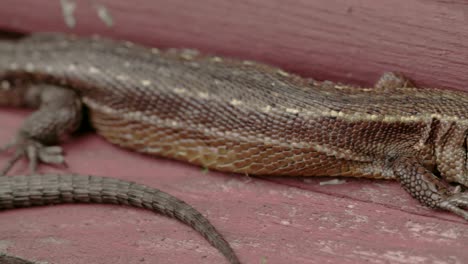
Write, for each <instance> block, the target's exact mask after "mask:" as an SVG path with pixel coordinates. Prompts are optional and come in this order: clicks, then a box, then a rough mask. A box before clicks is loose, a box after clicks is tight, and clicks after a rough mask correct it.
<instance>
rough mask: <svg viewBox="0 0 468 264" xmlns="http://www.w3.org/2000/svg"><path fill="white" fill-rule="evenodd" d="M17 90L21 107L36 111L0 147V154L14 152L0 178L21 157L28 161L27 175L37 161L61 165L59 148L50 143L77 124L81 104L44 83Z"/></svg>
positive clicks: (69, 92) (68, 93)
mask: <svg viewBox="0 0 468 264" xmlns="http://www.w3.org/2000/svg"><path fill="white" fill-rule="evenodd" d="M12 89H16V88H12ZM18 89H22V92H21V93H19V94H20V95H21V96H22V97H24V99H23V100H24V101H25V103H24V104H25V105H30V106H35V107H37V108H38V109H37V110H36V111H35V112H34V113H33V114H31V115H30V116H29V117H28V118H27V119H26V121H25V122H24V124H23V126H22V127H21V128H20V130H19V131H18V133H17V135H16V137H15V138H14V139H13V140H12V141H11V142H10V143H8V144H6V145H5V146H3V147H2V148H0V151H6V150H8V149H14V154H13V156H12V157H11V158H10V159H9V160H8V162H7V163H6V165H5V166H4V167H3V168H2V169H1V170H0V176H1V175H4V174H6V173H7V172H8V171H9V170H10V169H11V167H12V166H13V165H14V164H15V162H16V161H18V160H19V159H21V158H23V157H26V158H28V160H29V168H30V171H31V173H33V172H35V170H36V168H37V164H38V162H43V163H49V164H64V162H65V161H64V158H63V154H62V148H61V147H60V146H53V145H52V144H56V143H57V142H58V141H59V140H60V138H61V137H63V136H64V135H66V134H68V133H70V132H72V131H73V130H75V129H76V128H77V127H78V126H79V124H80V123H81V117H82V104H81V101H80V100H79V97H78V95H77V94H76V93H75V92H74V91H72V90H70V89H67V88H64V87H58V86H53V85H45V84H41V85H28V86H25V87H18ZM15 94H16V95H18V93H15ZM6 96H7V95H5V97H6Z"/></svg>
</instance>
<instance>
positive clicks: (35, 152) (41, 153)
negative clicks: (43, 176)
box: [0, 139, 66, 176]
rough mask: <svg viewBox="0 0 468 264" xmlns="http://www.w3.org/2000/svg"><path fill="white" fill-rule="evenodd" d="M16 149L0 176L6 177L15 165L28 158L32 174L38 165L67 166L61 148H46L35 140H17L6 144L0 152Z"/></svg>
mask: <svg viewBox="0 0 468 264" xmlns="http://www.w3.org/2000/svg"><path fill="white" fill-rule="evenodd" d="M9 149H14V153H13V155H12V156H11V158H10V159H8V160H7V162H6V164H5V165H4V166H3V168H1V170H0V176H4V175H5V174H7V173H8V171H9V170H10V169H11V168H12V167H13V166H14V165H15V163H16V162H17V161H18V160H20V159H22V158H27V159H28V161H29V171H30V173H31V174H33V173H35V172H36V170H37V166H38V164H39V163H40V162H41V163H45V164H61V165H66V164H65V158H64V156H63V149H62V148H61V147H60V146H45V145H43V144H42V143H40V142H38V141H36V140H34V139H22V140H16V141H13V142H11V143H8V144H6V145H5V146H4V147H2V148H1V149H0V151H6V150H9Z"/></svg>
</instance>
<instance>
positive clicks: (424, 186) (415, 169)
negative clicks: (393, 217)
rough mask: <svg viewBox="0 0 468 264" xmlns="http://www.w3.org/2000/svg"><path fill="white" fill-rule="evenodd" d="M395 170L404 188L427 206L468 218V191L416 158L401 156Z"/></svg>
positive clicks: (394, 166) (395, 162) (394, 167)
mask: <svg viewBox="0 0 468 264" xmlns="http://www.w3.org/2000/svg"><path fill="white" fill-rule="evenodd" d="M393 171H394V173H395V175H396V176H397V178H398V179H399V181H400V183H401V185H402V186H403V188H405V190H406V191H408V192H409V193H410V194H411V196H413V197H414V198H416V199H417V200H419V201H420V202H421V203H423V204H424V205H426V206H429V207H432V208H439V209H443V210H446V211H450V212H452V213H454V214H457V215H459V216H461V217H463V218H465V219H466V220H468V210H467V209H468V193H462V192H460V191H459V189H458V188H454V190H450V186H449V185H448V184H446V183H445V182H443V181H442V180H441V179H439V178H438V177H437V176H436V175H434V174H433V173H432V172H431V171H429V170H427V169H426V168H424V166H422V165H421V164H420V163H419V162H418V161H417V160H416V159H413V158H408V157H401V158H398V159H396V160H395V161H394V163H393Z"/></svg>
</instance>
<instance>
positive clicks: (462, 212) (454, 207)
mask: <svg viewBox="0 0 468 264" xmlns="http://www.w3.org/2000/svg"><path fill="white" fill-rule="evenodd" d="M438 207H439V208H440V209H443V210H447V211H449V212H452V213H454V214H457V215H459V216H461V217H463V218H464V219H465V220H468V210H467V209H468V193H456V194H453V195H452V196H449V197H447V198H445V199H443V200H442V201H440V202H439V205H438Z"/></svg>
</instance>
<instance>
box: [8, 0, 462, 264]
mask: <svg viewBox="0 0 468 264" xmlns="http://www.w3.org/2000/svg"><path fill="white" fill-rule="evenodd" d="M76 2H77V4H78V6H77V9H76V12H75V18H76V21H77V24H76V27H75V28H73V29H70V28H67V26H66V25H65V23H64V18H63V12H62V10H61V8H60V1H50V0H22V1H21V4H19V1H17V0H0V29H3V30H10V31H21V32H31V31H67V32H74V33H78V34H85V35H87V34H92V33H99V34H102V35H106V36H111V37H116V38H122V39H128V40H132V41H135V42H140V43H145V44H148V45H152V46H158V47H192V48H198V49H201V50H203V51H205V52H210V53H215V54H220V55H229V56H234V57H239V58H245V59H255V60H260V61H265V62H269V63H272V64H275V65H279V66H282V67H283V68H286V69H287V70H290V71H293V72H296V73H300V74H302V75H304V76H313V77H315V78H317V79H331V80H341V81H348V82H352V83H359V84H366V85H370V84H371V83H373V82H374V80H375V79H377V78H378V75H379V74H380V73H381V72H383V71H389V70H397V71H402V72H404V73H406V75H408V76H410V77H411V78H413V79H414V80H416V81H417V83H418V84H420V85H430V86H442V87H447V88H456V89H466V88H465V83H466V82H467V80H468V76H467V75H466V72H467V70H468V68H467V67H468V66H467V64H468V63H467V61H468V60H467V59H468V49H467V45H468V32H467V31H466V12H464V10H466V4H464V3H465V2H464V1H458V2H457V1H435V0H426V1H416V0H411V1H408V0H394V1H372V0H348V1H344V0H336V1H325V0H323V1H306V0H302V1H300V0H295V1H293V0H290V1H279V0H269V1H266V0H265V1H259V0H245V1H227V0H203V1H202V0H198V1H183V0H166V1H163V0H151V1H150V0H134V1H123V0H113V1H111V0H101V1H94V3H96V2H98V3H99V4H101V5H103V6H105V7H106V8H107V9H108V10H109V13H110V15H111V16H112V18H113V22H114V25H113V26H112V27H108V26H106V25H105V24H104V22H103V21H102V20H100V19H99V18H98V16H97V14H96V9H95V7H94V6H93V4H92V3H93V1H76ZM25 115H26V112H23V111H14V110H7V109H0V121H1V124H2V125H1V126H2V129H0V143H1V142H6V141H8V139H10V138H11V137H12V136H13V135H14V131H15V130H16V129H17V127H19V125H20V124H21V120H22V119H23V118H24V117H25ZM65 148H66V151H67V158H68V163H69V165H70V167H69V168H68V169H67V171H72V172H80V173H88V174H95V175H109V176H112V177H118V178H122V179H127V180H133V181H137V182H139V183H144V184H148V185H151V186H154V187H157V188H160V189H162V190H164V191H167V192H169V193H171V194H173V195H176V196H178V197H181V198H183V199H185V200H186V201H187V202H189V203H190V204H192V205H194V206H195V207H196V208H197V209H198V210H200V211H201V212H202V213H203V214H205V215H206V216H207V217H208V218H209V219H210V220H211V221H212V222H213V224H214V225H215V226H217V227H218V229H219V230H220V231H221V232H222V233H223V234H224V235H225V236H226V238H227V239H228V241H230V242H231V244H232V245H233V247H234V249H235V251H236V252H237V253H238V254H239V256H240V257H241V259H242V260H243V261H244V262H245V263H278V264H279V263H464V262H468V253H467V251H466V245H467V244H468V229H467V224H466V222H464V221H463V220H461V219H459V218H457V217H455V216H452V215H449V214H446V213H443V212H434V211H432V210H430V209H427V208H424V207H422V206H420V205H419V204H418V203H417V202H416V201H414V200H413V199H412V198H411V197H409V195H408V194H406V193H405V192H404V191H403V190H402V189H401V188H400V186H399V185H398V183H394V182H385V181H371V180H363V179H347V182H346V183H345V184H342V185H326V186H320V185H319V183H320V182H321V181H327V180H329V178H312V179H288V178H274V179H264V178H248V177H245V176H240V175H229V174H222V173H215V172H209V173H203V172H202V170H201V169H200V168H197V167H194V166H190V165H186V164H182V163H180V162H175V161H169V160H165V159H158V158H153V157H147V156H142V155H138V154H135V153H132V152H128V151H125V150H121V149H119V148H117V147H114V146H111V145H110V144H108V143H106V142H105V141H103V140H102V139H100V138H99V137H97V136H95V135H92V134H91V133H85V134H81V135H78V136H77V138H75V139H74V140H69V141H67V142H66V144H65ZM5 161H6V156H5V155H0V164H2V163H3V162H5ZM41 169H42V171H45V170H51V168H48V167H42V168H41ZM20 172H23V173H24V172H26V166H25V164H24V163H20V164H19V165H18V166H17V167H16V168H15V170H14V171H13V174H15V173H20ZM0 251H5V252H9V253H11V254H16V255H19V256H23V257H27V258H29V259H36V260H41V261H48V262H50V263H74V264H81V263H112V264H119V263H122V264H123V263H125V264H126V263H160V262H164V263H200V262H202V263H222V261H223V258H222V257H221V256H220V255H219V254H218V253H217V251H215V250H214V249H213V248H211V247H210V246H209V244H208V243H206V242H205V241H204V240H203V238H201V237H200V236H198V235H197V234H196V233H195V232H194V231H192V230H191V229H189V228H187V227H184V225H182V224H180V223H178V222H176V221H175V220H171V219H168V218H165V217H161V216H156V215H154V214H152V213H150V212H146V211H144V210H136V209H130V208H125V207H117V206H103V205H75V206H53V207H47V208H36V209H25V210H16V211H7V212H1V213H0Z"/></svg>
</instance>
